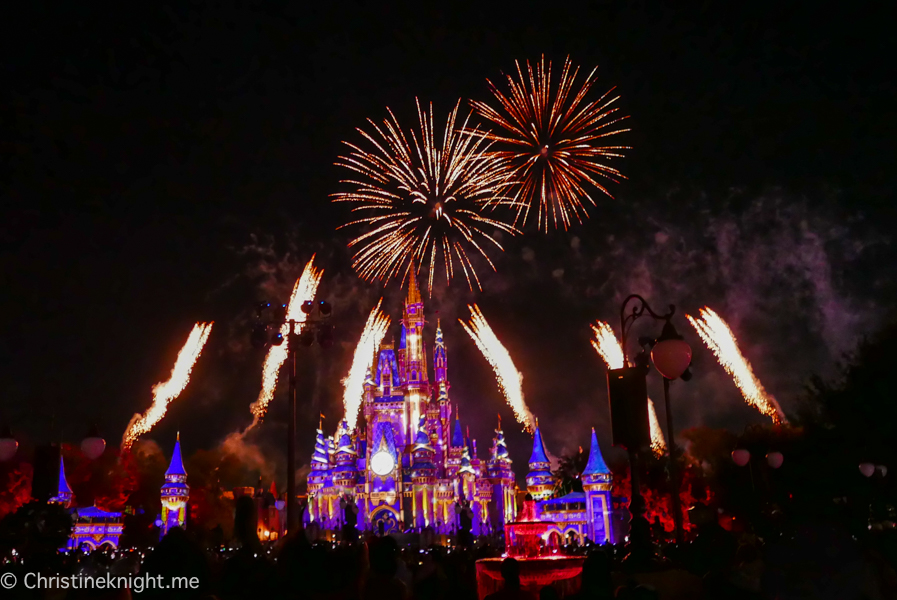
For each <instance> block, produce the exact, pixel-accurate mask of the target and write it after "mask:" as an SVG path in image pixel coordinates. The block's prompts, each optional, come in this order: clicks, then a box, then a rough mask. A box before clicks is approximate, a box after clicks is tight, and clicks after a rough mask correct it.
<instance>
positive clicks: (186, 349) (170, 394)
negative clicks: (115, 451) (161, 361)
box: [121, 323, 212, 450]
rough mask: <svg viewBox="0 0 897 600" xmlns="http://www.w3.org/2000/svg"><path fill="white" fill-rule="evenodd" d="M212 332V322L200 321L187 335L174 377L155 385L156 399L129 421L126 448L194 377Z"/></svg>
mask: <svg viewBox="0 0 897 600" xmlns="http://www.w3.org/2000/svg"><path fill="white" fill-rule="evenodd" d="M211 332H212V323H197V324H196V325H194V326H193V330H192V331H191V332H190V335H189V336H188V337H187V342H186V343H185V344H184V346H183V347H182V348H181V350H180V352H178V357H177V360H175V362H174V367H173V368H172V369H171V377H169V378H168V381H166V382H164V383H157V384H156V385H154V386H153V403H152V405H151V406H150V407H149V410H147V411H146V412H145V413H143V414H142V415H141V414H139V413H138V414H135V415H134V416H133V417H131V422H130V423H128V427H127V429H125V434H124V436H122V439H121V447H122V450H128V449H129V448H130V447H131V445H133V444H134V442H135V441H136V440H137V438H138V437H140V436H141V435H143V434H144V433H147V432H149V431H150V430H151V429H152V428H153V427H155V425H156V423H158V422H159V421H161V420H162V417H164V416H165V411H167V410H168V405H169V404H170V403H171V401H172V400H174V399H175V398H177V397H178V396H179V395H180V393H181V392H183V391H184V388H185V387H187V383H188V382H189V381H190V372H191V371H192V370H193V365H194V364H196V360H197V359H198V358H199V355H200V354H201V353H202V349H203V347H204V346H205V345H206V340H207V339H209V334H210V333H211Z"/></svg>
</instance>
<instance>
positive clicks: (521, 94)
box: [471, 56, 629, 231]
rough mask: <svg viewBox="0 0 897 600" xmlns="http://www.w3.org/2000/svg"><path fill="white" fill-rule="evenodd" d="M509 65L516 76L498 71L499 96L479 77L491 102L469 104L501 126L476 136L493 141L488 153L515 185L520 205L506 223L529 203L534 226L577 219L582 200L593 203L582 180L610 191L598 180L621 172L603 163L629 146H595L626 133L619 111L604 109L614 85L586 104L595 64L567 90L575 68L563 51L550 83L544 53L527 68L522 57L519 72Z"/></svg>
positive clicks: (521, 217) (521, 215) (521, 218)
mask: <svg viewBox="0 0 897 600" xmlns="http://www.w3.org/2000/svg"><path fill="white" fill-rule="evenodd" d="M515 64H516V65H517V75H518V78H517V79H515V78H514V77H513V76H512V75H505V77H506V79H507V83H508V93H507V94H506V93H504V92H502V91H500V90H499V88H498V86H497V85H495V84H493V83H492V82H491V81H488V80H487V83H488V84H489V88H490V90H491V91H492V94H493V95H494V96H495V99H496V100H497V101H498V108H493V107H492V106H490V105H488V104H486V103H485V102H472V103H471V105H472V106H473V109H474V110H475V111H476V112H477V113H478V114H479V115H480V116H482V117H483V118H484V119H487V120H488V121H491V122H492V123H494V124H495V125H497V126H499V127H500V128H501V130H500V131H498V132H485V133H482V134H479V135H482V136H484V137H485V138H486V139H488V140H490V141H494V142H497V144H496V146H495V147H494V150H491V151H490V155H491V156H492V157H493V158H494V159H495V160H496V162H497V164H500V165H501V167H502V169H503V170H504V172H505V174H506V176H507V178H508V181H512V182H514V183H515V186H516V188H515V194H514V197H515V198H516V199H517V200H519V201H521V204H520V205H519V206H518V212H517V219H516V220H515V222H514V224H515V225H517V224H520V225H521V226H522V225H525V224H526V221H527V218H528V217H529V214H530V211H531V210H532V209H534V208H535V209H536V212H537V219H538V226H539V228H540V229H544V230H545V231H547V230H548V226H549V223H551V224H552V225H553V226H554V227H555V228H558V227H559V226H560V225H563V227H564V229H567V228H568V227H569V226H570V224H571V223H572V222H573V221H574V220H575V221H577V222H581V221H582V219H583V218H584V217H587V216H588V212H587V210H586V206H585V205H584V204H583V199H586V200H588V201H589V203H591V204H592V205H593V206H596V203H595V200H594V199H593V198H592V197H591V196H590V195H589V193H588V192H587V191H586V186H594V187H595V188H597V189H599V190H600V191H601V192H603V193H604V194H607V195H608V196H610V197H613V196H611V193H610V192H609V191H608V190H607V188H605V187H604V186H603V185H602V184H601V180H602V179H606V180H610V181H613V182H615V183H616V182H617V180H618V178H625V177H623V175H621V174H620V172H619V171H618V170H617V169H615V168H613V167H611V166H610V165H609V164H608V163H609V162H610V161H611V160H613V159H614V158H621V157H622V156H623V154H621V151H622V150H628V149H629V146H603V145H601V144H603V143H605V142H604V139H605V138H608V137H611V136H614V135H617V134H619V133H623V132H625V131H629V129H621V128H619V125H618V124H619V122H620V121H621V120H623V119H626V118H627V117H623V116H619V115H618V114H617V111H618V110H619V109H617V108H613V107H611V105H612V104H613V103H614V102H616V101H617V100H618V99H619V96H614V97H610V94H611V93H612V92H613V91H614V88H611V89H610V90H609V91H608V92H606V93H605V94H604V95H603V96H601V97H599V98H597V99H596V100H593V101H590V102H586V96H587V95H588V94H589V91H590V89H591V88H592V86H593V85H594V84H595V79H594V76H595V71H596V70H597V67H596V68H595V69H593V70H592V72H591V73H589V75H588V76H587V77H586V78H585V81H584V82H583V84H582V87H580V88H579V91H578V92H575V93H574V92H573V85H574V82H575V80H576V77H577V75H578V74H579V67H574V66H573V64H572V63H571V62H570V59H569V57H568V58H567V60H566V61H565V62H564V68H563V70H562V71H561V77H560V81H559V82H558V85H557V87H556V88H554V89H552V85H551V63H550V62H549V63H548V66H547V67H546V65H545V57H544V56H543V57H542V61H541V62H540V63H538V64H537V65H536V66H535V68H534V67H533V66H532V65H530V63H529V61H527V63H526V71H525V72H524V70H523V68H522V67H521V65H520V63H519V62H516V63H515Z"/></svg>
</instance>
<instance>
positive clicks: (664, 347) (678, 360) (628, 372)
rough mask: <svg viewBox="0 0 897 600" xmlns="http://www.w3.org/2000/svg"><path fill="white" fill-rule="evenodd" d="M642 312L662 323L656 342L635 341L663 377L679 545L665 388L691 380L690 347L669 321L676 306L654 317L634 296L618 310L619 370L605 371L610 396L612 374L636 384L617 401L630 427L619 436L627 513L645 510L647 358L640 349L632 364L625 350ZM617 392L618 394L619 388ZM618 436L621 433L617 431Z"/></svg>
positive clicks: (677, 512) (679, 534) (677, 513)
mask: <svg viewBox="0 0 897 600" xmlns="http://www.w3.org/2000/svg"><path fill="white" fill-rule="evenodd" d="M630 304H631V305H632V308H631V310H630V311H629V312H627V307H629V306H630ZM646 313H647V314H648V315H649V316H651V317H652V318H654V319H655V320H658V321H663V322H664V327H663V330H662V332H661V335H660V337H659V338H657V340H652V339H651V338H642V339H640V340H639V341H640V345H642V346H645V345H648V346H651V347H652V350H651V360H652V361H653V362H654V366H655V368H656V369H657V370H658V371H659V372H660V374H661V375H662V376H663V391H664V402H665V405H666V412H667V435H668V438H669V445H670V487H671V493H672V504H673V518H674V520H675V523H676V541H677V542H679V543H681V542H682V541H683V527H682V508H681V504H680V498H679V478H678V473H677V471H678V469H677V468H676V445H675V436H674V431H673V416H672V411H671V410H670V387H669V386H670V381H672V380H674V379H678V378H680V377H681V378H682V379H683V380H684V381H686V380H688V379H691V374H690V373H689V372H688V367H689V365H690V364H691V347H690V346H689V345H688V343H686V342H685V340H683V339H682V336H681V335H679V334H678V332H676V328H675V327H674V326H673V324H672V322H671V319H672V317H673V315H674V314H675V313H676V307H675V306H674V305H672V304H671V305H670V306H669V311H668V312H667V313H665V314H658V313H656V312H654V310H652V309H651V306H650V305H649V304H648V302H647V301H646V300H645V299H644V298H642V297H641V296H639V295H638V294H632V295H630V296H628V297H627V298H626V299H625V300H624V301H623V304H622V306H621V307H620V325H621V340H620V345H621V347H622V350H623V368H622V369H615V370H609V371H608V389H609V392H610V394H611V396H613V393H614V391H615V390H614V386H613V385H612V380H611V378H612V374H615V376H616V377H617V378H618V379H619V380H622V379H623V378H624V377H630V378H632V379H633V380H634V381H635V382H637V383H634V384H633V385H631V386H629V389H628V390H627V392H628V393H626V396H627V397H626V398H625V399H622V398H621V400H624V402H625V405H628V409H627V412H626V413H625V416H624V419H626V420H628V421H631V423H629V424H628V425H627V426H628V427H630V428H633V430H632V431H631V434H632V435H631V436H630V435H625V434H624V435H623V437H624V438H629V439H627V440H625V441H626V442H628V443H625V444H624V445H626V446H627V450H628V452H629V464H630V473H631V482H632V497H631V498H630V512H631V513H632V519H633V521H634V520H635V519H636V518H637V517H641V516H642V515H643V514H644V510H645V506H644V500H643V498H642V495H641V492H640V491H639V477H638V451H639V449H640V448H641V447H642V446H643V445H645V444H644V443H643V441H644V440H645V439H647V437H648V435H647V433H648V422H647V402H648V396H647V388H646V385H645V377H646V376H647V373H648V358H647V356H645V355H644V350H643V351H642V352H641V353H640V354H639V356H637V357H636V359H635V361H634V363H635V364H634V365H632V364H630V361H629V355H628V353H627V350H626V339H627V337H628V335H629V331H630V329H631V328H632V325H633V324H634V323H635V321H637V320H638V319H639V318H640V317H642V316H644V315H645V314H646ZM617 393H618V394H620V393H621V390H620V389H619V386H618V389H617ZM624 393H625V392H624ZM611 404H612V406H613V404H614V401H613V398H612V400H611ZM616 404H617V405H618V406H623V405H624V404H623V403H622V402H617V403H616ZM617 430H618V427H616V426H615V428H614V432H615V433H614V438H615V442H616V439H617V437H618V435H617ZM621 433H623V432H622V431H621Z"/></svg>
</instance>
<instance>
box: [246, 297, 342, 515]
mask: <svg viewBox="0 0 897 600" xmlns="http://www.w3.org/2000/svg"><path fill="white" fill-rule="evenodd" d="M270 308H272V306H271V304H270V303H262V304H260V305H259V306H258V307H257V308H256V316H257V321H256V325H255V327H254V328H253V330H252V334H251V336H250V340H251V342H252V345H253V346H255V347H256V348H264V347H267V346H280V345H282V344H283V342H284V336H283V332H284V330H286V333H287V337H286V340H287V359H288V362H289V364H290V378H289V386H290V389H289V397H290V400H289V401H290V417H289V422H288V423H287V531H288V532H292V531H297V530H298V529H299V510H298V506H297V504H296V350H297V346H298V345H302V346H306V347H308V346H311V345H312V344H314V343H315V339H317V341H318V343H319V344H320V345H321V346H322V347H325V348H326V347H328V346H330V345H331V344H332V343H333V326H332V325H330V323H329V320H330V315H331V313H332V312H333V311H332V308H331V306H330V303H329V302H327V301H324V300H321V301H320V302H318V303H317V304H315V303H314V302H311V301H305V302H303V303H302V307H301V308H302V313H303V318H302V319H296V318H287V306H286V304H281V305H280V306H275V307H273V308H274V313H273V315H272V316H271V317H270V318H268V319H266V318H265V312H266V311H267V310H268V309H270ZM269 327H273V328H275V329H274V332H273V333H271V334H269V332H268V328H269Z"/></svg>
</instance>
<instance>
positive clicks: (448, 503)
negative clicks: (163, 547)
mask: <svg viewBox="0 0 897 600" xmlns="http://www.w3.org/2000/svg"><path fill="white" fill-rule="evenodd" d="M424 322H425V321H424V305H423V302H422V300H421V296H420V292H419V290H418V287H417V283H416V282H415V281H414V278H413V277H412V279H411V285H410V289H409V292H408V297H407V298H406V300H405V306H404V311H403V314H402V321H401V325H402V330H401V337H400V341H399V345H398V348H394V347H393V345H392V344H383V345H382V346H381V347H380V349H379V351H378V353H377V356H376V357H375V359H374V364H373V368H372V370H371V373H370V374H369V375H368V378H367V380H366V381H365V385H364V399H363V404H362V416H363V423H362V424H361V425H360V426H359V428H358V429H356V431H354V432H350V431H348V427H347V425H346V423H345V422H343V423H341V424H340V427H339V430H338V431H337V434H336V435H335V436H334V437H332V438H328V437H325V436H324V433H323V431H322V430H321V429H320V428H319V429H318V431H317V438H316V440H315V450H314V454H313V455H312V460H311V472H310V473H309V475H308V480H307V485H308V488H307V489H308V508H307V510H306V511H305V514H304V520H305V522H306V524H309V523H317V524H318V526H319V527H321V528H322V529H324V530H333V531H335V530H338V529H340V528H341V527H342V526H343V525H344V524H345V523H346V520H347V519H351V520H353V521H354V522H355V526H356V527H357V528H358V529H359V530H360V531H365V530H368V531H375V532H376V531H378V530H381V529H382V530H383V531H385V532H391V531H407V530H416V531H424V530H426V529H429V530H431V531H433V532H434V533H436V534H452V533H454V532H456V531H458V529H459V527H460V523H461V517H460V514H461V512H462V511H464V512H465V513H466V514H467V515H468V516H470V519H471V533H472V534H473V535H484V534H488V533H497V532H499V531H502V530H503V528H504V524H505V523H508V522H511V521H513V520H514V519H515V517H516V515H517V507H516V492H517V484H516V481H515V476H514V472H513V471H512V468H511V458H510V456H509V454H508V448H507V446H506V445H505V439H504V434H503V432H502V430H501V423H500V422H499V425H498V428H497V429H496V430H495V437H494V438H493V440H492V447H491V449H490V451H489V458H488V459H486V460H481V459H480V457H479V454H478V452H477V443H476V440H472V439H471V438H470V437H469V435H465V434H464V430H463V428H462V426H461V422H460V420H459V419H458V411H457V408H454V407H453V404H452V401H451V399H450V396H449V389H450V387H451V386H450V384H449V377H448V356H447V353H446V346H445V341H444V339H443V335H442V329H441V327H440V326H439V323H438V321H437V326H436V339H435V343H434V345H433V363H432V367H433V379H432V380H431V379H430V376H429V367H430V363H429V361H428V359H427V350H426V348H425V345H424V336H423V330H424ZM453 414H454V417H455V418H454V419H453V418H452V417H453ZM533 443H534V450H533V456H534V457H535V458H531V459H530V475H529V476H528V477H527V487H528V490H529V491H530V492H531V493H532V492H536V493H538V496H539V498H546V499H547V498H549V496H550V495H551V491H552V489H553V487H554V480H553V477H552V475H551V472H550V470H549V469H550V467H549V462H548V458H547V456H546V454H545V449H544V445H543V443H542V437H541V432H540V431H539V429H538V428H537V430H536V433H535V436H534V440H533ZM537 448H538V449H537ZM593 452H597V453H598V457H599V458H600V450H598V448H597V443H595V441H594V440H593ZM590 462H591V461H590ZM601 464H602V465H603V464H604V463H603V460H601ZM604 468H605V470H606V467H604ZM587 471H588V469H587ZM599 477H603V475H602V476H599ZM606 478H607V479H606V481H605V480H604V479H602V480H601V482H600V483H599V484H596V485H597V486H598V487H594V489H593V490H588V491H586V493H585V494H586V496H589V495H590V494H592V495H594V494H598V495H601V496H602V497H603V498H605V500H604V502H603V503H602V502H601V501H598V502H597V503H588V504H587V505H588V506H589V507H592V506H596V507H609V506H610V501H609V500H610V491H609V487H610V483H609V482H610V475H609V472H608V473H607V474H606ZM599 488H600V489H599ZM605 488H606V489H605ZM589 497H590V498H591V496H589ZM589 502H591V500H589ZM540 504H541V503H540ZM583 514H584V515H588V516H589V517H590V518H594V519H597V520H598V521H601V523H602V527H601V528H600V529H601V531H608V530H609V529H608V528H607V527H605V526H604V523H606V522H607V516H606V514H604V515H602V516H600V517H599V516H598V515H593V512H592V510H591V508H589V510H586V511H584V512H583ZM558 515H560V513H558ZM571 526H572V527H574V528H576V529H577V531H580V530H581V531H582V532H583V535H589V536H590V539H592V540H597V541H600V542H603V541H604V540H605V538H602V537H593V536H592V535H590V534H592V533H594V532H596V529H595V527H592V526H591V525H579V524H578V523H577V524H571ZM568 529H569V528H568ZM568 529H565V530H564V532H565V533H566V531H568Z"/></svg>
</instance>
